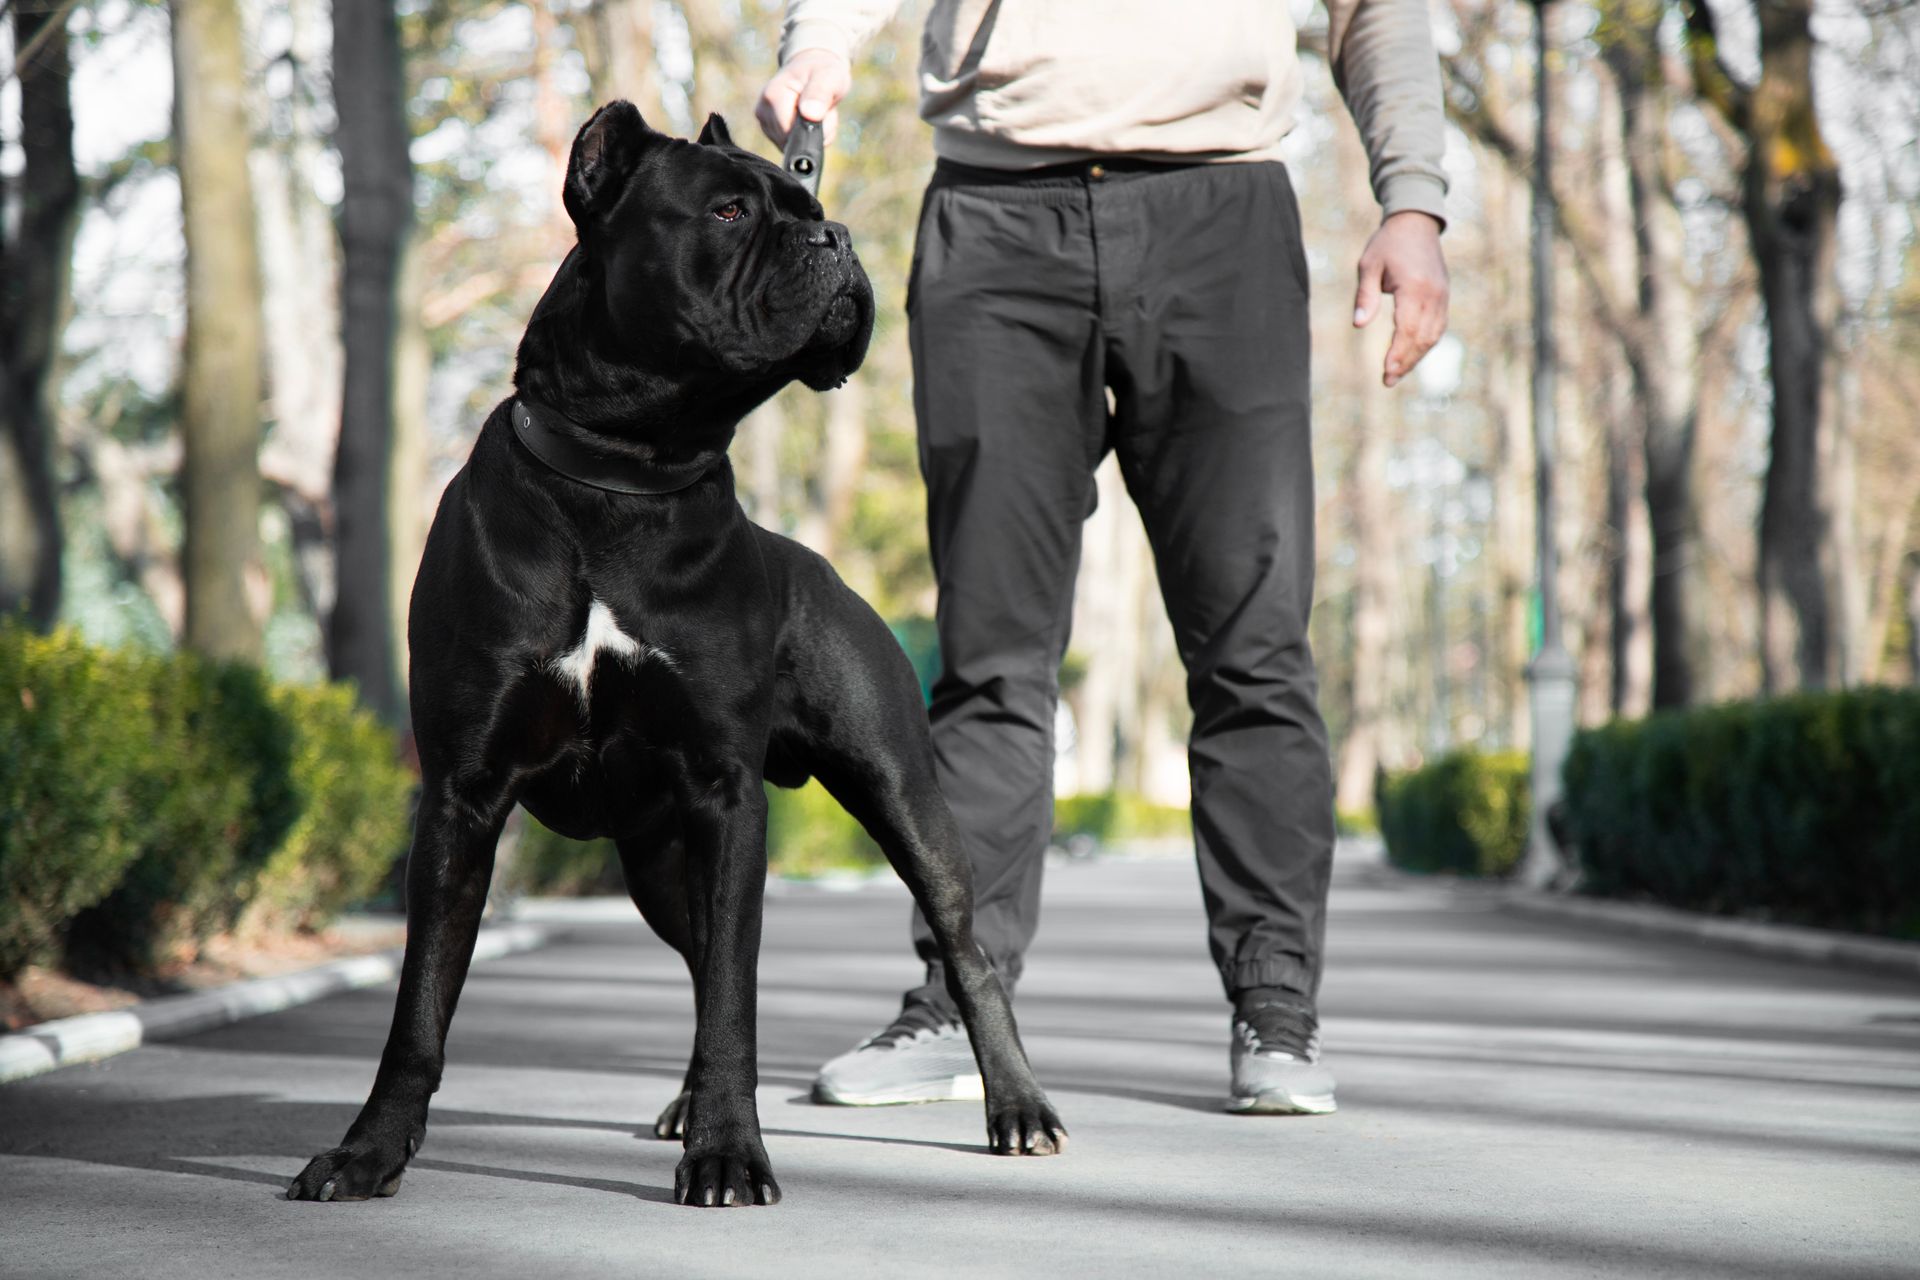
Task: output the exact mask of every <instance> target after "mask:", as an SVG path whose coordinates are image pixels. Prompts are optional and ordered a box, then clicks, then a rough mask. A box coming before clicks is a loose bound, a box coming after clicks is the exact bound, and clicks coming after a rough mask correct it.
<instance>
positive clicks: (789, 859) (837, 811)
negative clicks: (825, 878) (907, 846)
mask: <svg viewBox="0 0 1920 1280" xmlns="http://www.w3.org/2000/svg"><path fill="white" fill-rule="evenodd" d="M767 861H768V864H769V869H770V870H772V871H773V872H774V873H775V874H777V875H783V876H818V875H823V874H825V873H827V872H830V871H865V870H868V869H869V868H872V867H881V866H885V865H886V861H887V858H886V855H885V854H883V853H881V852H880V846H879V845H877V844H875V843H874V842H873V839H872V837H870V836H868V835H867V831H866V828H865V827H862V826H861V825H860V823H859V822H858V821H857V820H856V819H855V818H854V817H853V815H852V814H850V813H848V812H847V811H846V810H845V809H842V808H841V807H840V802H839V801H838V800H835V799H834V798H833V796H831V795H830V794H828V792H827V789H826V788H825V787H823V786H821V785H820V784H819V783H818V782H809V783H807V785H806V786H804V787H799V788H795V789H792V790H789V789H787V788H785V787H768V788H767Z"/></svg>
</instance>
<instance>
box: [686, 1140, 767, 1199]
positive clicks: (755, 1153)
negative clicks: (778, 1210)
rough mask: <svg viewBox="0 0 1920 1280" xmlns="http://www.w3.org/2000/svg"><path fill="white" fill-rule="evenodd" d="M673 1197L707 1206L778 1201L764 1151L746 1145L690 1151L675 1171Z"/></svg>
mask: <svg viewBox="0 0 1920 1280" xmlns="http://www.w3.org/2000/svg"><path fill="white" fill-rule="evenodd" d="M755 1145H756V1146H757V1144H755ZM673 1198H674V1199H675V1200H676V1201H678V1202H679V1203H681V1204H692V1205H703V1206H706V1207H709V1208H721V1207H726V1206H731V1205H749V1204H779V1203H780V1184H779V1183H777V1182H775V1181H774V1180H773V1169H772V1167H771V1166H770V1165H769V1164H768V1162H767V1153H766V1152H765V1151H760V1150H748V1149H746V1148H745V1147H740V1148H737V1149H725V1148H716V1149H707V1150H691V1151H688V1152H687V1154H686V1155H684V1156H682V1157H681V1158H680V1167H679V1168H678V1169H676V1170H674V1174H673Z"/></svg>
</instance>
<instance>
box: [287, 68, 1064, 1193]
mask: <svg viewBox="0 0 1920 1280" xmlns="http://www.w3.org/2000/svg"><path fill="white" fill-rule="evenodd" d="M565 199H566V206H567V212H568V213H569V214H570V215H571V216H572V218H573V221H574V225H575V226H576V227H577V228H578V231H579V244H578V245H577V246H576V247H575V248H574V250H573V251H572V252H571V253H570V254H569V255H568V256H567V259H566V261H565V262H564V263H562V264H561V267H560V270H559V272H558V273H557V274H556V275H555V276H554V279H553V283H552V285H550V286H549V287H548V289H547V293H546V296H545V297H544V298H542V299H541V300H540V304H539V306H538V307H537V308H535V310H534V314H533V319H532V321H531V322H530V323H529V324H528V326H527V333H526V337H525V338H524V339H523V340H522V342H521V344H520V354H519V366H518V369H517V370H516V373H515V377H514V387H515V390H516V391H517V392H518V395H517V396H516V398H515V399H512V400H509V401H507V402H506V403H505V404H502V405H501V406H499V407H498V408H496V409H495V410H494V411H493V413H492V415H491V416H489V417H488V419H487V422H486V425H485V426H484V427H483V428H482V429H481V432H480V437H479V439H478V440H477V441H476V442H475V444H474V447H473V455H472V457H471V458H469V459H468V461H467V465H466V467H465V468H464V469H463V470H462V471H461V472H460V474H459V475H458V476H457V477H455V479H454V481H453V483H452V484H451V485H450V486H449V487H448V489H447V492H446V496H445V497H444V498H443V499H442V500H441V503H440V510H439V514H438V515H437V516H436V517H435V519H434V523H433V531H432V533H431V534H430V535H429V537H428V539H427V546H426V554H425V556H424V557H423V559H422V561H421V565H420V574H419V578H418V580H417V581H416V583H415V585H414V591H413V606H412V610H411V614H410V617H409V619H408V638H409V643H410V647H411V649H412V662H413V665H412V673H413V681H412V688H413V694H412V705H413V722H414V730H415V733H416V735H417V737H418V741H419V748H420V766H421V772H422V788H421V798H420V815H419V820H418V825H417V827H416V829H415V832H414V839H413V852H412V855H411V861H410V862H409V865H408V868H407V897H408V904H407V950H406V962H405V966H404V968H403V970H402V975H401V979H400V995H399V1000H398V1004H397V1007H396V1008H395V1010H394V1017H393V1029H392V1031H391V1033H390V1034H389V1036H388V1039H387V1047H386V1052H385V1053H384V1055H382V1057H381V1060H380V1068H379V1073H378V1075H377V1076H376V1077H375V1080H374V1085H373V1092H372V1095H371V1096H370V1097H369V1098H368V1099H367V1104H366V1106H365V1107H364V1108H362V1110H361V1112H360V1116H359V1118H358V1119H357V1120H355V1121H354V1123H353V1126H352V1127H351V1128H350V1129H348V1130H347V1136H346V1139H345V1142H344V1143H343V1145H341V1146H339V1147H336V1148H334V1149H333V1150H331V1151H327V1152H324V1153H322V1154H321V1155H318V1156H316V1157H314V1159H313V1160H312V1161H311V1162H310V1163H309V1164H308V1165H307V1167H306V1169H305V1170H303V1171H302V1172H301V1173H300V1175H299V1176H298V1177H297V1178H295V1179H294V1180H293V1183H292V1184H291V1185H290V1186H289V1187H288V1188H287V1195H288V1197H289V1198H290V1199H295V1200H352V1199H365V1198H367V1197H368V1196H376V1195H392V1194H393V1193H394V1192H395V1191H396V1190H398V1188H399V1185H400V1177H401V1174H402V1173H403V1172H404V1171H405V1169H406V1165H407V1161H408V1160H409V1159H411V1158H412V1156H413V1154H414V1152H415V1151H416V1150H417V1149H418V1148H419V1145H420V1141H421V1139H422V1137H423V1136H424V1135H425V1132H426V1120H427V1103H428V1100H429V1099H430V1098H431V1097H432V1095H433V1092H434V1090H435V1089H436V1088H438V1087H439V1083H440V1073H441V1068H442V1065H443V1063H444V1060H445V1052H444V1051H445V1044H446V1035H447V1024H448V1022H449V1021H450V1020H451V1019H452V1017H453V1009H454V1003H455V1001H456V1000H457V999H458V998H459V995H460V986H461V983H462V982H463V981H464V980H465V978H466V972H467V964H468V961H469V959H470V957H471V954H472V950H473V941H474V935H475V932H476V931H477V930H478V928H479V923H480V911H481V906H482V904H483V902H484V901H485V898H486V893H487V882H488V879H489V876H490V874H491V872H492V868H493V852H494V844H495V842H496V840H497V839H498V837H499V835H500V829H501V825H502V823H504V822H505V820H506V817H507V814H508V813H509V811H510V810H511V809H512V808H513V806H514V804H515V803H516V802H518V803H520V804H523V805H525V806H526V807H527V808H528V809H529V810H530V811H531V812H532V813H533V814H534V815H535V816H536V817H538V818H539V819H540V820H541V821H542V822H544V823H546V824H547V825H548V826H550V827H552V828H553V829H554V830H556V831H560V832H562V833H564V834H566V835H570V836H576V837H580V838H583V839H584V838H588V837H594V836H611V837H613V838H614V839H615V840H616V841H617V842H618V845H619V850H620V861H621V866H622V868H623V870H624V871H625V873H626V880H627V885H628V888H629V891H630V892H631V893H632V895H633V900H634V902H635V903H636V904H637V905H638V906H639V908H640V913H641V915H643V916H644V917H646V920H647V923H648V924H649V925H651V926H652V927H653V929H654V931H655V932H656V933H658V934H659V935H660V936H661V937H662V938H665V939H666V940H667V942H669V943H670V944H672V945H673V946H674V947H675V948H676V949H677V950H679V952H680V953H681V955H683V956H684V957H685V958H686V961H687V967H688V968H689V969H690V970H691V971H692V973H693V982H694V998H695V1004H696V1007H697V1011H698V1019H699V1021H698V1029H697V1030H696V1032H695V1033H694V1043H693V1060H692V1062H691V1064H690V1065H689V1066H688V1068H687V1076H686V1084H685V1087H684V1090H683V1092H682V1093H681V1094H680V1096H679V1097H678V1098H677V1099H675V1101H674V1102H673V1104H672V1105H670V1106H669V1107H668V1108H667V1110H666V1112H665V1113H663V1114H662V1116H661V1117H660V1121H659V1123H658V1125H657V1126H656V1132H658V1133H660V1134H661V1136H663V1137H684V1140H685V1144H686V1155H685V1156H684V1157H683V1158H682V1159H681V1161H680V1167H679V1169H678V1171H677V1172H676V1173H675V1175H674V1196H675V1198H676V1199H677V1200H679V1201H680V1202H681V1203H683V1204H703V1205H718V1204H772V1203H774V1202H776V1201H777V1200H778V1199H779V1198H780V1190H779V1186H778V1185H777V1184H776V1183H775V1182H774V1179H773V1173H772V1170H771V1169H770V1167H769V1165H768V1162H767V1153H766V1148H765V1147H764V1146H763V1145H762V1143H761V1140H760V1120H759V1115H758V1113H757V1112H756V1110H755V1106H754V1088H755V1085H756V1083H757V1082H758V1066H757V1063H756V1049H755V1040H754V1001H755V976H754V967H755V963H756V960H757V958H758V954H759V946H760V912H761V902H762V894H763V891H764V887H765V877H766V869H767V852H766V817H767V807H766V798H765V793H764V792H763V790H762V788H761V780H762V779H763V778H764V779H766V780H767V781H770V782H773V783H776V784H778V785H781V786H789V787H791V786H798V785H800V784H801V783H802V782H804V781H805V780H806V779H807V778H808V777H815V778H818V779H819V780H820V781H821V782H822V783H823V784H824V785H825V786H826V787H827V789H828V790H829V791H831V792H832V793H833V794H834V796H835V797H836V798H838V799H839V801H840V802H841V803H842V804H844V805H845V806H846V807H847V809H848V810H849V811H850V812H851V813H852V814H853V815H854V816H855V817H857V818H858V819H859V820H860V821H861V822H862V823H864V824H865V826H866V828H867V830H868V831H870V832H871V833H872V834H873V836H874V838H875V840H877V841H878V842H879V844H880V846H881V848H883V849H885V850H886V853H887V857H888V858H889V859H890V860H891V861H892V863H893V865H894V867H895V868H896V869H897V870H898V872H899V874H900V876H901V878H902V879H903V880H905V881H906V883H907V885H908V886H909V887H910V888H911V889H912V890H913V894H914V897H915V899H916V900H917V901H918V902H919V904H920V906H921V908H922V909H923V910H924V911H925V913H926V916H927V919H928V920H930V921H932V923H933V928H934V931H935V933H936V935H937V936H938V937H939V940H940V946H941V950H942V953H943V954H944V956H945V957H946V964H947V973H948V974H949V975H950V977H949V985H950V987H951V990H952V993H953V996H954V998H955V1000H956V1001H957V1002H958V1003H959V1006H960V1009H961V1011H962V1013H963V1014H964V1016H965V1018H966V1023H967V1028H968V1030H969V1032H970V1033H971V1035H972V1037H973V1045H974V1054H975V1057H976V1058H977V1059H978V1061H979V1064H980V1070H981V1073H982V1075H983V1077H984V1079H985V1082H986V1095H987V1134H988V1142H989V1145H990V1146H991V1147H992V1148H993V1149H994V1150H995V1151H998V1152H1003V1153H1006V1154H1033V1155H1044V1154H1051V1153H1054V1152H1056V1151H1059V1150H1060V1149H1061V1148H1062V1147H1063V1146H1064V1145H1065V1138H1066V1134H1065V1130H1064V1129H1063V1128H1062V1127H1061V1124H1060V1120H1059V1118H1058V1117H1057V1116H1056V1115H1055V1114H1054V1111H1053V1108H1052V1107H1051V1106H1050V1105H1049V1104H1048V1102H1047V1098H1046V1095H1045V1094H1044V1093H1043V1092H1042V1091H1041V1089H1040V1086H1039V1084H1038V1083H1037V1082H1036V1081H1035V1080H1034V1078H1033V1072H1032V1070H1031V1069H1030V1068H1029V1067H1028V1065H1027V1058H1026V1053H1025V1051H1024V1050H1023V1049H1022V1048H1021V1046H1020V1041H1019V1038H1018V1035H1017V1033H1016V1032H1015V1029H1014V1023H1013V1013H1012V1010H1011V1009H1010V1007H1009V1006H1008V1003H1007V997H1006V994H1005V992H1004V991H1003V990H1002V988H1001V986H1000V983H999V980H998V979H997V978H996V977H995V976H994V974H993V971H992V970H991V969H990V968H989V967H988V965H987V963H986V960H985V958H984V956H983V955H982V954H981V952H980V950H979V948H978V947H977V946H976V945H975V944H974V941H973V935H972V911H973V907H972V886H971V877H970V874H969V870H968V865H967V861H966V858H965V856H964V854H963V852H962V849H961V843H960V836H959V832H958V831H957V829H956V828H955V826H954V822H953V818H952V816H951V815H950V814H949V813H948V811H947V806H946V803H945V801H944V800H942V799H941V797H940V793H939V791H938V789H937V788H936V786H935V783H934V773H933V753H932V748H931V746H930V745H929V742H928V738H927V729H926V719H925V715H924V712H923V711H922V709H921V703H920V691H919V686H918V684H917V683H916V681H915V679H914V675H913V672H912V670H911V668H910V666H909V664H908V663H907V660H906V658H905V657H904V656H903V655H902V654H901V652H900V649H899V647H898V646H897V645H896V644H895V643H894V640H893V637H892V635H891V634H890V633H889V632H888V630H887V628H886V626H885V624H884V623H882V622H881V621H880V619H879V618H878V617H877V616H876V615H875V614H874V612H873V611H872V610H871V609H870V608H868V607H867V605H866V604H865V602H863V601H862V600H861V599H860V598H859V597H858V596H856V595H854V593H853V592H852V591H851V590H849V589H848V588H847V587H846V586H845V584H843V583H842V582H841V581H840V579H839V578H838V577H837V576H836V575H835V574H834V572H833V570H832V568H831V567H829V566H828V564H827V562H826V561H824V560H822V559H821V558H820V557H819V556H817V555H815V554H813V553H812V552H810V551H807V550H806V549H804V548H802V547H801V546H799V545H798V544H796V543H794V542H791V541H789V540H787V539H785V538H782V537H779V536H777V535H775V534H771V533H768V532H767V531H766V530H764V529H761V528H758V527H757V526H755V525H753V524H751V523H750V522H749V521H748V520H747V518H746V515H745V513H744V512H742V511H741V509H740V504H739V503H738V502H737V501H736V500H735V498H734V492H733V473H732V469H731V467H730V466H729V464H728V462H727V456H726V450H727V445H728V443H729V442H730V441H731V440H732V438H733V432H734V428H735V426H736V425H737V424H738V423H739V421H740V419H741V417H742V416H743V415H745V414H746V412H747V411H748V410H749V409H751V408H753V406H755V405H756V404H759V403H760V402H761V401H762V400H765V399H766V398H767V397H768V396H770V395H772V394H773V393H774V392H775V391H777V390H779V389H780V388H781V387H782V386H784V385H786V383H787V382H789V381H791V380H793V379H795V378H798V379H799V380H800V381H802V382H804V383H805V384H806V385H807V386H809V387H812V388H814V389H815V390H824V389H826V388H829V387H833V386H837V385H839V384H840V383H841V382H843V381H844V380H845V379H846V377H847V375H848V374H850V373H851V372H852V371H853V370H854V369H855V368H857V367H858V366H859V364H860V361H861V359H862V358H863V357H864V356H865V354H866V348H867V339H868V337H869V335H870V333H871V331H872V326H873V294H872V291H871V289H870V288H869V286H868V284H867V280H866V276H865V274H864V273H863V272H862V271H861V269H860V264H859V262H858V261H857V260H856V259H855V257H854V254H853V249H852V247H851V245H850V244H849V242H848V237H847V232H846V228H844V227H842V226H840V225H839V224H837V223H832V222H826V221H823V220H822V215H821V211H820V206H819V204H818V203H817V202H816V201H815V200H814V199H813V197H811V196H810V195H808V194H807V192H806V191H805V190H803V189H802V188H801V187H800V185H799V184H798V183H797V182H795V181H794V180H793V179H791V178H789V177H788V176H787V175H786V174H785V173H784V172H782V171H781V170H780V169H779V168H778V167H776V166H775V165H773V164H771V163H769V162H767V161H765V160H762V159H760V158H759V157H757V156H755V155H753V154H751V153H750V152H747V151H744V150H742V149H740V148H739V147H736V146H734V145H733V142H732V140H731V139H730V138H729V137H728V136H727V130H726V125H725V124H724V123H723V122H722V121H721V120H720V119H719V117H717V116H715V117H712V118H710V119H709V120H708V121H707V125H706V128H705V129H704V130H702V131H701V134H700V138H699V142H698V143H697V144H696V143H690V142H686V141H684V140H682V139H678V138H670V137H667V136H665V135H663V134H660V133H656V132H654V131H653V130H652V129H649V128H648V127H647V126H646V124H645V123H644V122H643V121H642V120H641V119H640V113H639V112H638V111H636V110H634V108H633V107H632V106H631V105H629V104H627V103H625V102H616V103H613V104H612V105H610V106H607V107H603V108H601V109H600V110H599V111H598V112H596V113H595V114H594V116H593V118H592V119H591V120H589V121H588V122H587V123H586V125H585V127H584V128H582V129H581V130H580V134H579V136H578V137H577V138H576V139H575V140H574V144H573V155H572V158H571V159H570V161H569V163H568V165H567V178H566V191H565Z"/></svg>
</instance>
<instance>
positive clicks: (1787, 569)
mask: <svg viewBox="0 0 1920 1280" xmlns="http://www.w3.org/2000/svg"><path fill="white" fill-rule="evenodd" d="M1813 8H1814V6H1813V0H1756V15H1757V17H1758V19H1759V29H1760V75H1759V79H1758V80H1757V81H1755V82H1754V83H1753V84H1751V85H1747V84H1744V83H1742V82H1741V81H1740V80H1739V79H1738V78H1737V77H1736V76H1735V75H1734V74H1733V73H1732V72H1731V71H1730V70H1729V69H1728V67H1727V64H1726V62H1725V60H1724V59H1723V58H1722V57H1721V56H1720V49H1719V35H1718V29H1717V27H1716V24H1715V21H1714V14H1713V10H1712V9H1711V8H1710V7H1709V6H1708V4H1707V3H1706V0H1684V3H1683V4H1682V5H1681V10H1682V12H1683V13H1684V15H1685V17H1686V31H1687V50H1688V54H1689V57H1690V61H1691V65H1692V68H1693V78H1694V84H1695V86H1696V87H1697V89H1698V90H1699V93H1700V96H1701V97H1702V98H1704V99H1705V100H1706V101H1707V102H1709V103H1710V104H1712V106H1713V107H1714V109H1715V110H1717V111H1718V112H1719V113H1720V115H1721V116H1722V117H1723V118H1724V119H1725V120H1726V122H1727V123H1728V124H1730V125H1731V126H1732V127H1733V129H1734V130H1735V131H1736V132H1737V133H1738V134H1739V135H1740V137H1741V139H1742V140H1743V142H1744V144H1745V148H1746V160H1745V169H1744V173H1743V175H1742V213H1743V215H1744V216H1745V219H1746V224H1747V234H1748V236H1749V238H1750V239H1751V241H1752V248H1753V257H1754V263H1755V265H1756V266H1757V267H1758V268H1759V273H1760V294H1761V298H1762V299H1763V300H1764V302H1765V304H1766V310H1767V353H1768V376H1769V379H1770V380H1771V382H1772V385H1773V450H1772V457H1771V459H1770V461H1769V463H1768V466H1767V480H1766V488H1765V492H1764V494H1763V496H1762V499H1761V509H1760V560H1759V579H1760V581H1759V587H1760V609H1761V617H1760V629H1761V653H1760V660H1761V679H1762V683H1763V685H1764V687H1765V688H1766V689H1768V690H1775V689H1781V688H1787V687H1791V686H1792V685H1793V684H1795V683H1797V684H1799V685H1801V686H1802V687H1805V688H1813V689H1818V688H1824V687H1826V686H1828V685H1830V684H1834V683H1837V682H1838V678H1839V666H1840V658H1841V654H1842V651H1843V648H1844V646H1843V644H1842V643H1841V638H1842V637H1841V629H1842V627H1843V624H1844V610H1843V609H1842V608H1841V606H1840V599H1841V589H1842V588H1841V579H1842V575H1843V574H1844V573H1845V572H1847V571H1848V566H1844V565H1842V564H1841V563H1839V555H1838V548H1837V546H1836V540H1835V526H1834V509H1835V502H1834V495H1833V494H1832V492H1831V491H1830V490H1831V485H1832V481H1833V475H1832V471H1833V467H1832V455H1833V452H1834V448H1835V439H1834V436H1835V425H1836V424H1835V417H1836V415H1835V413H1834V411H1833V404H1832V399H1833V381H1834V379H1833V371H1832V363H1833V359H1832V357H1833V337H1834V328H1835V325H1836V323H1837V322H1838V320H1839V315H1840V290H1839V284H1838V281H1837V280H1836V278H1835V275H1834V251H1835V244H1836V239H1837V233H1838V226H1839V217H1840V196H1841V190H1840V167H1839V163H1838V162H1837V161H1836V160H1835V159H1834V156H1833V153H1832V151H1831V150H1830V149H1829V148H1828V146H1827V142H1826V139H1825V137H1824V136H1823V135H1822V133H1821V130H1820V119H1819V113H1818V111H1817V110H1816V108H1815V103H1814V93H1813V32H1812V22H1813Z"/></svg>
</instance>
